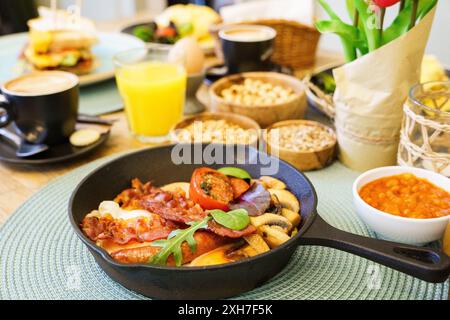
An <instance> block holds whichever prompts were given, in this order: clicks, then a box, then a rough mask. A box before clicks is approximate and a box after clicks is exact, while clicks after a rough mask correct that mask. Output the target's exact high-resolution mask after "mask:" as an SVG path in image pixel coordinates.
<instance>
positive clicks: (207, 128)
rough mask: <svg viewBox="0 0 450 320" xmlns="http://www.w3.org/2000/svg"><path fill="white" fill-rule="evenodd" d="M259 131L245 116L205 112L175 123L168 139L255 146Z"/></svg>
mask: <svg viewBox="0 0 450 320" xmlns="http://www.w3.org/2000/svg"><path fill="white" fill-rule="evenodd" d="M260 129H261V128H260V126H259V125H258V124H257V123H256V122H255V121H254V120H252V119H250V118H248V117H245V116H241V115H238V114H232V113H222V112H217V113H209V112H205V113H202V114H199V115H196V116H192V117H189V118H186V119H184V120H182V121H181V122H179V123H177V124H176V125H175V126H174V127H173V129H172V130H171V132H170V137H171V140H172V142H175V143H221V144H245V145H256V144H257V142H258V136H259V131H260Z"/></svg>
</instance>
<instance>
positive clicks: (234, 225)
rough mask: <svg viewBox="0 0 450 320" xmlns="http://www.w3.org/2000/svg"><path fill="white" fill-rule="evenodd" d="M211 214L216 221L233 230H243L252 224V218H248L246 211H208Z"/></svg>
mask: <svg viewBox="0 0 450 320" xmlns="http://www.w3.org/2000/svg"><path fill="white" fill-rule="evenodd" d="M206 212H207V213H209V214H210V215H211V216H212V217H213V218H214V220H215V221H216V222H217V223H218V224H220V225H222V226H224V227H226V228H228V229H231V230H238V231H239V230H243V229H245V228H246V227H247V226H248V224H249V223H250V218H249V216H248V212H247V210H245V209H236V210H232V211H228V212H225V211H222V210H218V209H216V210H208V211H206Z"/></svg>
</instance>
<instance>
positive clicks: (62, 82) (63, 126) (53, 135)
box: [0, 71, 79, 145]
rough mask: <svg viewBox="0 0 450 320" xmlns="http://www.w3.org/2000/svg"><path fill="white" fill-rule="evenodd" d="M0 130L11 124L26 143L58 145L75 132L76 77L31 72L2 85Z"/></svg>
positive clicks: (77, 95)
mask: <svg viewBox="0 0 450 320" xmlns="http://www.w3.org/2000/svg"><path fill="white" fill-rule="evenodd" d="M1 93H2V94H1V95H0V128H1V127H5V126H7V125H8V124H10V123H12V124H13V126H14V128H15V129H16V131H17V133H18V134H19V135H20V136H21V137H22V138H23V139H24V140H25V141H27V142H29V143H45V144H49V145H52V144H58V143H62V142H65V141H67V139H68V138H69V137H70V135H71V134H72V133H73V132H74V131H75V125H76V120H77V114H78V100H79V85H78V77H77V76H76V75H74V74H71V73H68V72H63V71H42V72H33V73H30V74H27V75H24V76H21V77H19V78H16V79H13V80H10V81H8V82H6V83H5V84H3V85H2V87H1Z"/></svg>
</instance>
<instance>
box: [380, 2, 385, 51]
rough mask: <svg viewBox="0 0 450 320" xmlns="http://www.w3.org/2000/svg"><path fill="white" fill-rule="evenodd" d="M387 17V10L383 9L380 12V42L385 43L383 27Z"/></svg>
mask: <svg viewBox="0 0 450 320" xmlns="http://www.w3.org/2000/svg"><path fill="white" fill-rule="evenodd" d="M385 15H386V8H381V12H380V42H381V43H383V25H384V17H385Z"/></svg>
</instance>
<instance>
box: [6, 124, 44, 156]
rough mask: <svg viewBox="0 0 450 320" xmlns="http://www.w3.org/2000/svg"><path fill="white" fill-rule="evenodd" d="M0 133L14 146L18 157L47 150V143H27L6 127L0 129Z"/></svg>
mask: <svg viewBox="0 0 450 320" xmlns="http://www.w3.org/2000/svg"><path fill="white" fill-rule="evenodd" d="M0 135H1V136H3V137H5V138H6V139H8V140H9V141H10V142H12V143H13V144H14V145H15V146H16V148H17V150H16V156H18V157H19V158H26V157H31V156H33V155H35V154H38V153H41V152H44V151H46V150H48V145H46V144H31V143H28V142H26V141H24V140H23V139H22V138H21V137H19V136H18V135H17V134H15V133H13V132H11V131H9V130H6V129H0Z"/></svg>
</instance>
